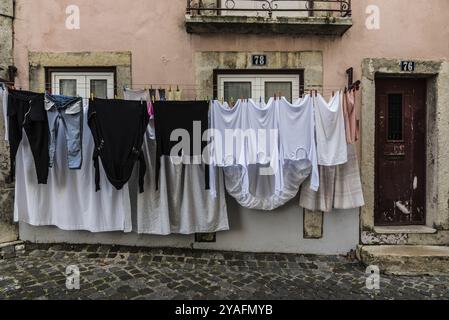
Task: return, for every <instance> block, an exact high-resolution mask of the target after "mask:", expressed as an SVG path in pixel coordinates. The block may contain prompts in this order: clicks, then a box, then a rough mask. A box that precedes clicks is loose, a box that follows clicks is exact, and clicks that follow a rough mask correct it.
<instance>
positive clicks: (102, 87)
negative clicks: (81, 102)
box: [90, 80, 108, 99]
mask: <svg viewBox="0 0 449 320" xmlns="http://www.w3.org/2000/svg"><path fill="white" fill-rule="evenodd" d="M90 92H91V93H92V94H93V95H94V96H95V97H96V98H101V99H106V98H107V97H108V81H107V80H90Z"/></svg>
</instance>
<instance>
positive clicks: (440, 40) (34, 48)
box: [14, 0, 449, 252]
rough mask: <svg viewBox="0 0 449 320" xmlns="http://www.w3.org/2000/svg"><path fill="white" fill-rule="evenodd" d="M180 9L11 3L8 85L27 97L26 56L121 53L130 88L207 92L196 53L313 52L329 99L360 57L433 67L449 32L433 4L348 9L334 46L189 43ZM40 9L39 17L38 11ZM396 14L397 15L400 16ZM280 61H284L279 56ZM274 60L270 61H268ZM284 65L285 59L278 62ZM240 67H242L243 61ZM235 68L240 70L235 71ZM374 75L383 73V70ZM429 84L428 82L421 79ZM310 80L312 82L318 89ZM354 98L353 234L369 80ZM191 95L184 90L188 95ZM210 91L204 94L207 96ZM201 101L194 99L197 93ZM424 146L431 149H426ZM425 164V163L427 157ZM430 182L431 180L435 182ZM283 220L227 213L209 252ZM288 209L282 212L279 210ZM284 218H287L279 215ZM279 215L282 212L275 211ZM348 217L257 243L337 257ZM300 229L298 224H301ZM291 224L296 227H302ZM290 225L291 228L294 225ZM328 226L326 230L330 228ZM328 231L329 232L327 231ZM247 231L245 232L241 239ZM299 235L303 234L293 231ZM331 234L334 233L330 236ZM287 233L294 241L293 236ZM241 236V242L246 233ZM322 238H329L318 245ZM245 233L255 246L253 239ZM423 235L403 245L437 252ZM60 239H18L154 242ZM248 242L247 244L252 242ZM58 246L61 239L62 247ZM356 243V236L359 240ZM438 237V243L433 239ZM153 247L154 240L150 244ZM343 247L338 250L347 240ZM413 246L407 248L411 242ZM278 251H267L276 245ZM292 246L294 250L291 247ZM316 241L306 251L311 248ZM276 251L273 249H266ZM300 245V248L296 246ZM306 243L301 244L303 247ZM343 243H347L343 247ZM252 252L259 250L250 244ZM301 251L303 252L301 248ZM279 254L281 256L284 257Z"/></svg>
mask: <svg viewBox="0 0 449 320" xmlns="http://www.w3.org/2000/svg"><path fill="white" fill-rule="evenodd" d="M71 4H76V5H78V6H79V8H80V10H81V29H80V30H68V29H66V28H65V18H66V15H65V8H66V7H67V6H68V5H71ZM371 4H374V5H377V6H379V9H380V12H381V16H380V18H381V21H380V29H379V30H368V29H367V28H366V25H365V19H366V17H367V15H366V13H365V10H366V7H367V6H368V5H371ZM185 5H186V2H185V0H170V1H160V0H133V1H126V0H116V1H114V2H113V4H112V2H111V1H109V0H96V1H90V0H75V1H72V0H36V1H29V0H17V12H18V18H20V19H17V20H16V25H15V27H16V41H15V48H16V50H15V52H14V57H15V63H16V65H17V67H18V69H19V77H18V79H17V84H18V85H19V86H22V87H23V88H28V87H29V84H30V81H29V80H30V79H29V77H30V75H31V76H32V77H34V76H33V74H35V72H34V71H33V68H34V67H33V65H31V70H30V61H29V52H55V53H64V52H125V51H130V52H131V53H132V63H131V65H132V83H134V84H136V86H137V87H139V85H138V84H150V83H153V84H172V85H177V84H179V85H181V86H183V85H184V86H191V85H194V84H197V83H202V81H203V80H201V79H205V81H206V82H207V83H206V87H205V88H207V86H210V77H211V74H207V75H206V73H207V72H206V70H203V71H198V69H197V68H196V61H197V59H198V55H199V54H200V53H201V52H211V51H215V52H218V51H225V52H257V53H260V52H291V53H292V55H293V56H294V55H295V54H298V52H321V53H322V58H321V60H322V65H321V67H320V68H321V69H320V70H316V74H317V75H318V74H319V77H320V79H321V83H322V84H323V85H324V86H325V87H326V90H325V92H324V93H325V95H328V96H329V95H330V93H331V91H332V90H335V89H337V88H341V87H343V86H344V84H345V83H346V74H345V70H346V69H347V68H348V67H354V71H355V74H354V75H355V78H356V79H360V78H361V77H362V67H363V68H367V67H368V66H367V65H366V64H364V63H362V62H363V60H364V59H365V58H378V59H381V58H389V59H393V60H392V61H391V62H388V61H387V60H385V61H383V60H380V61H381V63H384V62H385V63H387V66H386V67H385V68H384V69H385V71H386V72H391V70H396V69H397V68H398V65H396V64H397V63H398V62H399V61H400V60H415V59H418V60H434V61H442V60H445V59H448V57H449V41H447V39H449V26H448V24H447V12H449V1H447V0H433V1H432V2H431V3H429V1H428V0H414V1H413V4H412V5H411V1H410V0H395V1H391V0H376V1H372V0H353V1H352V7H353V22H354V26H353V27H352V28H351V29H350V30H349V31H348V32H347V33H345V34H344V35H343V36H342V37H336V38H334V37H319V36H301V37H294V36H279V35H276V36H270V35H220V34H215V35H189V34H187V33H186V31H185V26H184V13H185ZM42 8H45V10H43V9H42ZM404 8H405V9H404ZM287 56H288V55H287ZM274 59H275V58H274ZM287 59H288V58H287ZM241 63H242V66H243V65H245V63H246V62H243V60H242V62H241ZM238 65H240V62H239V64H238ZM447 69H448V63H447V62H444V63H442V64H441V68H440V69H439V70H438V71H439V72H440V73H441V75H440V76H438V77H436V76H435V75H433V77H434V80H431V81H434V87H435V97H433V98H432V97H431V99H433V100H430V101H433V102H431V103H432V104H434V105H435V106H436V107H437V109H438V111H437V112H436V120H435V123H436V125H435V128H434V129H435V130H434V131H435V132H436V133H437V134H438V138H437V139H436V140H434V141H432V143H433V144H432V145H431V149H432V150H434V151H438V153H437V154H435V153H433V154H435V160H436V164H435V167H434V170H435V172H436V174H435V175H434V177H435V180H433V184H431V188H430V189H431V190H433V191H432V194H433V195H434V196H433V198H432V202H431V206H430V208H431V209H430V210H431V211H432V213H431V214H430V215H429V216H428V218H429V219H430V220H429V221H432V224H434V225H435V226H437V227H438V228H439V229H442V230H443V229H444V230H447V229H449V217H448V214H447V213H448V212H449V207H448V206H449V204H448V198H449V179H447V178H446V177H449V172H448V171H449V167H448V166H447V165H445V164H446V163H448V161H447V160H449V159H448V156H449V154H448V153H449V148H447V145H448V142H449V141H447V139H449V132H446V131H447V130H446V126H447V123H449V119H446V118H447V117H449V114H448V113H447V112H443V110H445V108H446V106H447V103H448V101H449V91H448V90H447V88H448V87H449V80H448V77H447V74H448V72H447ZM376 70H379V71H382V66H378V68H377V69H376ZM429 76H430V75H429ZM305 81H306V83H307V82H308V83H310V84H313V83H312V82H315V79H311V78H310V76H308V75H306V77H305ZM317 81H318V80H317ZM362 84H363V94H359V96H358V99H359V103H362V99H363V107H362V133H363V137H362V142H361V154H362V162H363V167H362V173H363V187H364V189H365V197H366V200H367V206H366V208H365V209H364V210H363V213H362V217H361V224H362V229H363V230H365V231H370V230H371V229H372V226H373V210H372V209H373V207H372V203H374V198H373V197H374V193H373V192H370V190H372V186H373V185H374V170H373V168H374V156H373V146H374V144H373V140H371V138H370V137H371V134H372V130H373V128H374V116H373V114H372V110H374V109H373V103H374V100H373V97H374V93H375V92H374V86H373V79H372V78H371V77H370V76H365V77H363V79H362ZM190 88H191V87H190ZM207 91H208V92H209V91H210V90H209V89H207ZM185 93H186V97H194V96H195V95H198V92H195V91H194V90H186V92H185ZM201 94H202V93H201ZM429 144H430V143H429ZM429 159H430V156H429ZM438 179H439V180H438ZM293 204H294V205H295V208H294V210H293V209H291V210H292V212H291V214H285V213H283V214H282V213H281V212H278V213H277V214H276V215H268V216H261V217H260V218H259V219H258V221H257V223H256V224H255V225H257V226H258V228H259V229H258V230H259V232H258V231H257V230H255V229H254V225H251V222H252V220H251V219H252V218H249V217H251V216H252V214H253V213H252V212H251V213H249V214H248V215H246V213H245V214H244V215H241V213H240V211H238V209H237V211H233V210H236V208H235V207H234V206H231V208H233V209H230V213H231V215H232V217H233V219H237V221H240V223H241V224H239V223H238V224H234V226H233V227H234V231H232V232H230V233H228V234H226V235H219V236H218V240H219V242H218V243H217V245H216V246H215V248H221V246H223V244H220V242H221V243H223V242H222V241H224V240H223V239H229V240H228V241H229V242H227V241H225V243H227V244H228V246H229V248H239V247H241V246H242V244H241V243H240V245H239V244H237V242H234V240H232V239H231V238H230V237H236V233H237V235H238V234H239V232H240V233H241V236H238V237H237V238H236V239H237V240H235V241H240V242H241V241H243V240H244V241H245V242H244V244H245V245H246V243H247V242H251V241H255V240H256V239H257V240H262V238H263V236H264V232H261V230H265V229H264V227H266V226H265V225H259V224H258V223H259V222H260V223H262V222H263V223H267V224H268V225H270V224H271V225H276V224H277V223H279V221H289V219H290V218H291V219H295V220H294V221H296V219H300V215H299V214H298V212H299V210H298V208H296V203H293ZM286 210H287V209H286ZM287 211H288V210H287ZM282 212H284V211H282ZM357 216H358V215H357V212H356V211H354V212H350V213H348V215H347V216H345V215H344V213H343V214H341V213H340V215H325V218H324V238H323V239H322V240H310V241H312V242H304V241H305V240H303V239H302V237H301V235H299V236H296V235H294V234H292V235H289V236H288V239H289V240H288V244H285V243H284V241H286V240H285V239H282V238H281V239H274V238H273V239H272V240H273V241H262V242H261V243H263V244H268V245H271V248H272V249H276V248H278V247H281V248H284V247H285V248H289V249H288V250H293V251H295V250H303V251H307V252H308V251H310V250H312V251H314V252H336V251H342V250H343V248H344V249H346V248H347V247H351V246H355V244H356V243H358V242H359V237H360V233H359V230H356V233H355V237H354V236H353V234H352V232H353V231H354V230H353V228H354V225H357V222H355V223H354V220H353V219H354V217H357ZM299 221H301V223H302V219H300V220H299ZM301 223H299V224H301ZM299 224H296V225H295V226H297V225H299ZM333 224H335V225H333ZM332 227H334V229H332ZM239 228H242V229H239ZM243 228H248V229H249V230H253V231H248V230H243ZM300 228H302V225H301V227H300ZM333 230H337V231H338V233H337V234H335V233H334V232H333ZM265 231H266V233H265V234H270V230H269V229H268V230H265ZM295 231H297V232H299V233H302V229H296V228H295ZM245 232H246V233H245ZM326 232H328V233H329V232H330V233H331V234H330V235H328V236H326ZM348 233H350V235H348V239H343V240H341V241H342V242H337V243H332V241H333V240H334V239H337V240H340V239H339V237H341V236H342V235H346V234H348ZM254 234H256V235H257V237H254ZM440 234H442V233H438V235H425V236H422V237H418V236H416V235H410V236H409V237H408V239H409V241H413V242H416V243H419V242H420V241H422V242H432V241H435V242H436V243H439V242H440V241H444V240H443V239H445V238H444V236H441V235H440ZM65 235H66V236H62V234H61V233H60V232H57V231H53V229H51V228H41V229H38V230H36V229H30V228H26V227H24V228H23V229H22V236H23V237H26V238H28V239H34V240H45V239H47V240H49V241H50V240H54V239H59V240H64V239H66V240H67V241H79V239H83V241H84V239H86V241H100V240H102V241H111V240H112V239H114V241H117V242H133V241H134V239H135V242H136V243H142V241H143V242H145V243H153V242H152V241H150V240H148V241H147V240H142V239H140V238H139V237H136V236H132V237H130V238H126V237H124V236H117V235H111V236H110V237H109V236H106V235H90V236H89V237H85V238H84V237H83V236H84V234H83V235H82V236H81V235H77V236H76V235H74V236H73V235H70V236H69V235H68V234H65ZM251 236H253V238H251ZM65 237H66V238H65ZM362 237H363V235H362ZM437 237H438V238H437ZM151 239H154V238H151ZM156 239H157V240H155V242H156V243H159V244H169V243H172V242H171V241H173V243H176V244H178V245H179V244H180V243H183V245H185V243H186V242H189V241H190V238H189V239H187V240H185V239H184V238H182V239H183V240H182V241H181V242H178V241H177V240H175V239H178V238H177V237H174V238H173V239H172V240H170V239H165V238H164V239H161V240H160V239H159V238H156ZM349 239H351V240H350V242H346V240H349ZM410 239H413V240H410ZM275 240H276V241H277V242H276V241H275ZM296 241H297V242H298V243H296ZM313 241H315V242H313ZM275 242H276V243H275ZM303 243H307V245H306V244H303ZM309 243H310V245H308V244H309ZM349 243H352V244H351V245H349ZM253 246H254V247H258V244H257V243H255V244H253ZM304 246H306V247H304ZM337 247H338V248H339V249H336V248H337ZM286 250H287V249H286Z"/></svg>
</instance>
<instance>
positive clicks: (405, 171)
mask: <svg viewBox="0 0 449 320" xmlns="http://www.w3.org/2000/svg"><path fill="white" fill-rule="evenodd" d="M426 118H427V116H426V81H425V79H399V78H388V79H377V80H376V159H375V160H376V170H375V174H376V177H375V184H376V185H375V224H376V225H380V226H390V225H391V226H398V225H422V224H425V220H426V215H425V214H426V213H425V210H426V159H427V157H426V124H427V119H426Z"/></svg>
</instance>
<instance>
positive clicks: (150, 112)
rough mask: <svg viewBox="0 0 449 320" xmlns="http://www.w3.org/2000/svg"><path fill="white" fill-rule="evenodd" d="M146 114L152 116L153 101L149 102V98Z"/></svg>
mask: <svg viewBox="0 0 449 320" xmlns="http://www.w3.org/2000/svg"><path fill="white" fill-rule="evenodd" d="M148 115H149V116H150V118H151V119H153V118H154V107H153V102H151V100H150V101H149V102H148Z"/></svg>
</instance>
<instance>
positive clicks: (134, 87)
mask: <svg viewBox="0 0 449 320" xmlns="http://www.w3.org/2000/svg"><path fill="white" fill-rule="evenodd" d="M281 82H282V81H281ZM33 86H34V87H36V86H37V87H40V88H42V87H44V86H45V87H52V86H54V84H52V83H45V84H37V85H36V84H34V85H33ZM15 87H16V88H21V87H22V88H23V87H26V86H25V85H19V84H18V85H15ZM77 87H78V88H90V86H89V85H81V86H80V85H77ZM170 87H171V88H172V89H177V88H179V89H183V90H205V89H208V88H219V87H221V85H208V86H207V87H206V86H204V85H185V84H179V85H178V84H133V85H132V86H108V87H107V88H109V89H111V88H114V89H121V90H123V89H125V88H126V89H131V90H145V89H154V90H157V89H167V88H170ZM251 87H256V88H265V84H262V85H258V84H252V85H251ZM295 87H299V88H320V89H324V90H326V89H336V90H338V89H341V90H343V89H344V87H342V86H323V85H318V84H304V85H299V86H295ZM185 88H187V89H185Z"/></svg>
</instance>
